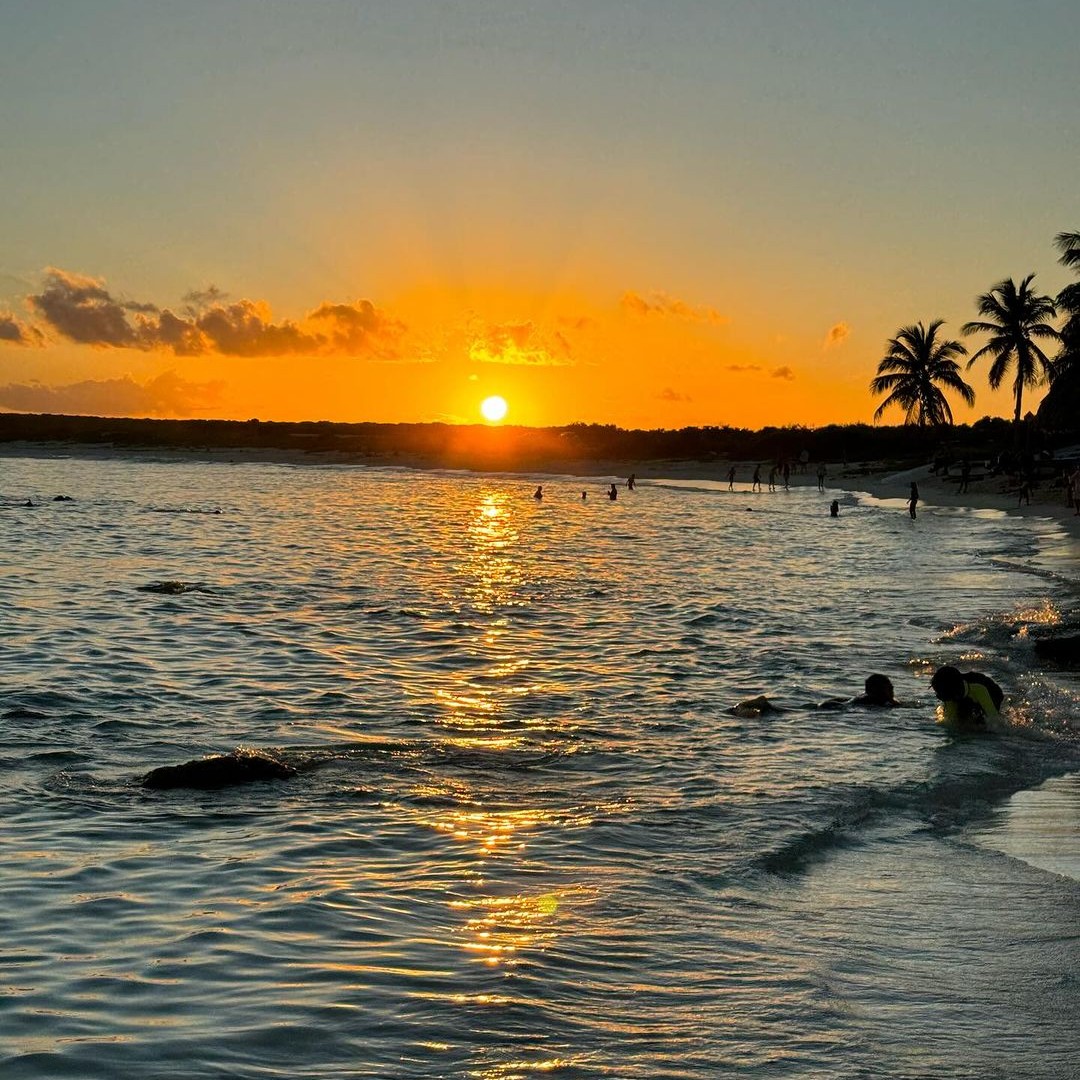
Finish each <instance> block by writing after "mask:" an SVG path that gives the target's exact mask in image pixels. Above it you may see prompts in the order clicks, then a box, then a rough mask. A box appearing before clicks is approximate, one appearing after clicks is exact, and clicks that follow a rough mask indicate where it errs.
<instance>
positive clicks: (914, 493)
mask: <svg viewBox="0 0 1080 1080" xmlns="http://www.w3.org/2000/svg"><path fill="white" fill-rule="evenodd" d="M918 505H919V485H918V484H916V483H915V481H914V480H912V481H911V492H910V494H909V495H908V513H909V514H910V515H911V520H912V521H914V520H915V507H916V506H918Z"/></svg>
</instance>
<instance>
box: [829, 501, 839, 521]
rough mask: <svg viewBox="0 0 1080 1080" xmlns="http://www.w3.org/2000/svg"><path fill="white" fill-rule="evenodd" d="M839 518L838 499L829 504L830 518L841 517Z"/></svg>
mask: <svg viewBox="0 0 1080 1080" xmlns="http://www.w3.org/2000/svg"><path fill="white" fill-rule="evenodd" d="M839 516H840V502H839V500H838V499H833V501H832V502H831V503H829V517H839Z"/></svg>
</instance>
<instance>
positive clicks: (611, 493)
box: [607, 484, 619, 502]
mask: <svg viewBox="0 0 1080 1080" xmlns="http://www.w3.org/2000/svg"><path fill="white" fill-rule="evenodd" d="M607 497H608V498H609V499H610V500H611V501H612V502H614V501H615V500H616V499H617V498H618V497H619V489H618V488H617V487H616V486H615V485H614V484H612V485H611V487H609V488H608V493H607Z"/></svg>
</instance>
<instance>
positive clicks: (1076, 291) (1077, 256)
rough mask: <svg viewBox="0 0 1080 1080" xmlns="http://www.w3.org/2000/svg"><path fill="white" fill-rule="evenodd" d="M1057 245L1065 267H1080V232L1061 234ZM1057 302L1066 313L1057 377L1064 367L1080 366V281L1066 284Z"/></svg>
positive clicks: (1056, 240)
mask: <svg viewBox="0 0 1080 1080" xmlns="http://www.w3.org/2000/svg"><path fill="white" fill-rule="evenodd" d="M1054 246H1055V247H1056V248H1057V249H1058V251H1060V252H1061V255H1060V256H1059V257H1058V262H1059V263H1061V265H1062V266H1069V267H1073V268H1075V269H1077V270H1080V232H1072V233H1067V232H1063V233H1058V234H1057V236H1055V237H1054ZM1057 305H1058V308H1059V310H1060V311H1061V313H1062V314H1063V315H1064V316H1065V325H1064V326H1062V328H1061V352H1059V353H1058V355H1057V362H1056V364H1055V366H1056V368H1057V371H1056V372H1055V377H1056V376H1057V375H1058V374H1060V373H1061V372H1062V371H1063V370H1064V369H1066V368H1068V369H1072V370H1075V369H1077V368H1078V367H1080V281H1074V282H1073V283H1072V284H1071V285H1066V286H1065V288H1064V289H1062V290H1061V292H1059V293H1058V298H1057Z"/></svg>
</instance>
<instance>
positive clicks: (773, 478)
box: [769, 465, 776, 491]
mask: <svg viewBox="0 0 1080 1080" xmlns="http://www.w3.org/2000/svg"><path fill="white" fill-rule="evenodd" d="M769 490H770V491H775V490H776V466H775V465H774V466H773V467H772V468H771V469H770V470H769Z"/></svg>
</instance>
